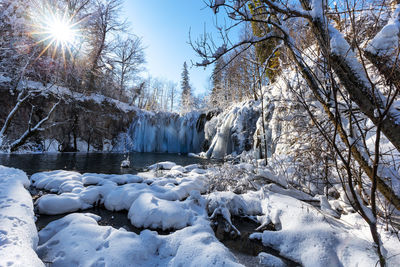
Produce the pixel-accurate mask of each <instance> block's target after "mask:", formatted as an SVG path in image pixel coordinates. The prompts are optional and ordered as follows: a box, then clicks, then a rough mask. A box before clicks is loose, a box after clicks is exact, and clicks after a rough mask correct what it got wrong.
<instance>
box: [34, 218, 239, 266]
mask: <svg viewBox="0 0 400 267" xmlns="http://www.w3.org/2000/svg"><path fill="white" fill-rule="evenodd" d="M199 215H200V216H199V217H198V218H197V219H196V223H195V225H194V226H189V227H186V228H184V229H182V230H178V231H176V232H174V233H172V234H169V235H158V234H157V232H153V231H149V230H144V231H142V232H141V233H140V235H137V234H135V233H132V232H127V231H126V230H124V229H123V228H121V229H119V230H118V229H115V228H112V227H110V226H99V225H97V221H98V216H95V215H92V214H70V215H67V216H65V217H64V218H62V219H60V220H57V221H54V222H52V223H50V224H49V225H47V226H46V227H45V228H44V229H43V230H42V231H40V233H39V237H40V244H39V248H38V254H39V255H40V256H41V257H42V258H43V259H44V260H45V261H47V262H51V263H52V264H53V265H54V266H77V265H80V266H132V263H134V265H135V266H241V265H239V264H237V263H235V261H234V257H233V255H232V254H231V253H230V252H229V250H228V249H227V248H225V247H224V246H223V245H222V244H221V243H220V242H218V240H217V239H216V237H215V236H214V234H213V232H212V230H211V228H210V226H209V223H208V221H206V220H205V219H204V216H205V215H204V214H199Z"/></svg>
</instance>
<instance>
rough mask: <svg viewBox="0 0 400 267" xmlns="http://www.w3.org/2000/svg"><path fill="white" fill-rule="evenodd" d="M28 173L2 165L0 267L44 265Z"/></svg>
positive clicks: (0, 181)
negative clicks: (40, 254) (38, 246)
mask: <svg viewBox="0 0 400 267" xmlns="http://www.w3.org/2000/svg"><path fill="white" fill-rule="evenodd" d="M29 185H30V182H29V180H28V177H27V176H26V174H25V173H24V172H23V171H21V170H17V169H13V168H7V167H4V166H1V165H0V266H32V267H35V266H44V264H43V263H42V262H41V261H40V259H39V258H38V256H37V255H36V253H35V250H36V247H37V244H38V240H39V239H38V234H37V231H36V226H35V219H34V213H33V203H32V198H31V195H30V194H29V192H28V191H27V190H26V188H27V187H29Z"/></svg>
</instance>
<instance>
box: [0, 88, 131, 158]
mask: <svg viewBox="0 0 400 267" xmlns="http://www.w3.org/2000/svg"><path fill="white" fill-rule="evenodd" d="M82 96H83V95H79V96H76V95H75V96H74V95H72V94H63V95H62V97H61V102H60V104H59V105H58V106H57V108H56V110H55V112H54V113H53V114H52V116H51V119H50V120H49V122H47V123H46V124H45V125H44V128H45V130H44V131H41V132H39V133H38V134H35V135H34V136H32V137H31V138H30V139H29V140H28V143H27V144H26V145H25V146H24V147H23V149H27V150H38V151H63V152H67V151H104V150H110V149H112V147H113V146H114V145H116V142H117V137H118V135H119V134H120V133H124V132H126V131H127V130H128V127H129V125H130V123H131V121H132V119H133V117H134V116H135V115H136V110H135V109H134V108H127V105H126V104H124V103H122V104H124V106H123V107H124V108H121V105H120V104H121V103H118V102H117V101H115V100H111V99H109V98H106V97H101V96H99V95H95V96H93V95H92V96H83V97H82ZM16 98H17V96H16V94H11V93H10V92H9V90H7V89H6V88H4V87H3V88H0V125H1V126H2V125H3V123H4V121H5V119H6V117H7V115H8V113H9V112H10V110H11V109H12V108H13V107H14V106H15V103H16ZM57 101H58V99H56V98H55V97H54V96H52V95H51V94H42V95H39V96H36V97H35V98H32V99H30V100H27V101H26V102H25V103H24V104H22V106H21V107H20V108H19V110H18V112H17V114H16V115H15V117H14V119H13V121H12V123H11V125H10V128H9V129H8V131H7V133H6V137H7V139H8V140H15V139H16V138H18V137H19V136H20V135H21V134H22V133H23V132H24V131H26V130H27V129H28V127H29V120H30V118H31V121H32V122H33V124H34V123H36V122H38V121H39V120H41V119H42V118H43V117H45V116H46V115H47V113H48V111H49V110H50V109H51V107H52V106H53V105H54V104H55V103H56V102H57Z"/></svg>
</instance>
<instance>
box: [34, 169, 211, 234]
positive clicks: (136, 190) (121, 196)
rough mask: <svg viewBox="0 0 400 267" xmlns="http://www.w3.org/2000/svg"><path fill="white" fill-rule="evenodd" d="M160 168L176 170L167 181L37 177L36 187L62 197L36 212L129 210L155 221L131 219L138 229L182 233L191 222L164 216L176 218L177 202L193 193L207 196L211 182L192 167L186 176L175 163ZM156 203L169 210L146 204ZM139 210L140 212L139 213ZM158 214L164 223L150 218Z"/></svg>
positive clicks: (48, 198)
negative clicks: (95, 208) (99, 207)
mask: <svg viewBox="0 0 400 267" xmlns="http://www.w3.org/2000/svg"><path fill="white" fill-rule="evenodd" d="M159 164H160V165H161V166H164V167H165V168H168V169H171V168H173V167H174V168H176V169H175V170H171V171H169V172H168V174H167V175H166V176H165V177H156V175H155V174H156V173H155V171H154V172H150V173H147V174H146V175H147V176H148V177H150V178H147V177H145V178H143V177H141V176H138V175H127V174H125V175H105V174H94V173H88V174H83V175H81V174H79V173H76V172H66V171H54V172H45V173H37V174H34V175H32V180H33V185H34V186H39V188H46V189H47V190H49V191H51V192H53V193H58V194H47V195H44V196H42V197H40V198H39V199H38V200H37V201H36V203H35V205H36V210H37V211H38V212H39V213H40V214H49V215H55V214H64V213H69V212H74V211H77V210H85V209H88V208H91V207H93V206H94V205H97V204H103V205H104V207H105V208H106V209H108V210H111V211H120V210H127V211H131V212H130V213H132V214H135V215H139V216H144V217H146V218H147V219H148V220H154V221H146V222H145V221H143V220H140V219H139V217H138V218H136V217H135V219H132V218H131V221H132V223H133V224H134V225H138V226H144V225H146V226H145V227H147V226H153V228H158V227H160V228H177V229H180V228H182V227H184V226H186V225H187V224H188V222H187V221H188V219H183V220H182V222H181V223H180V222H179V223H178V222H174V223H172V222H166V221H165V220H164V219H163V218H164V217H163V215H162V214H164V213H163V212H165V215H169V214H171V213H172V214H174V212H175V211H177V210H179V209H181V208H182V207H181V206H180V205H181V204H180V203H175V202H174V201H176V200H182V199H184V198H187V197H188V196H189V194H190V192H191V191H193V190H194V191H199V192H201V193H204V192H205V191H206V190H207V178H206V177H205V176H204V175H202V174H203V173H204V172H205V170H202V169H196V168H195V167H196V166H192V167H190V168H189V169H190V170H191V172H186V170H185V172H186V173H182V172H179V171H178V170H177V169H184V168H183V167H182V166H177V165H176V164H175V163H172V162H163V163H159ZM142 195H143V196H142ZM150 199H151V200H150ZM152 201H153V202H152ZM154 202H157V203H161V204H163V207H165V208H167V210H163V209H162V208H160V207H155V206H147V205H144V204H143V203H154ZM132 206H134V207H135V208H132ZM138 206H139V207H140V210H137V207H138ZM150 207H151V208H150ZM155 212H160V214H158V215H157V216H161V217H160V218H161V219H160V218H155V217H152V216H149V215H150V214H152V215H153V214H154V213H155ZM146 214H147V215H146ZM150 217H151V218H150ZM172 217H173V216H172ZM185 218H186V217H185ZM134 222H135V223H134Z"/></svg>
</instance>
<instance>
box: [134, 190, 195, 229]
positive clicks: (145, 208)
mask: <svg viewBox="0 0 400 267" xmlns="http://www.w3.org/2000/svg"><path fill="white" fill-rule="evenodd" d="M185 204H186V203H181V202H179V201H169V200H164V199H160V198H157V197H155V196H154V195H152V194H149V193H145V194H142V195H140V196H139V197H138V198H137V199H136V200H135V201H134V202H133V204H132V206H131V208H130V209H129V214H128V217H129V219H130V220H131V223H132V224H133V225H134V226H136V227H144V228H149V227H150V228H153V229H154V228H155V229H157V228H158V229H163V230H167V229H171V228H172V229H182V228H184V227H186V226H187V225H189V222H190V218H191V215H192V214H191V212H190V210H188V209H187V208H186V205H185Z"/></svg>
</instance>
